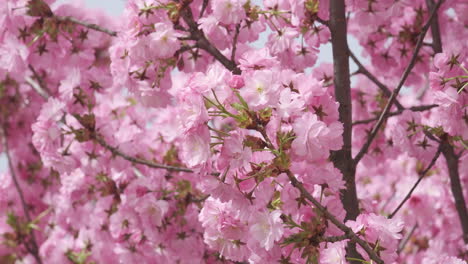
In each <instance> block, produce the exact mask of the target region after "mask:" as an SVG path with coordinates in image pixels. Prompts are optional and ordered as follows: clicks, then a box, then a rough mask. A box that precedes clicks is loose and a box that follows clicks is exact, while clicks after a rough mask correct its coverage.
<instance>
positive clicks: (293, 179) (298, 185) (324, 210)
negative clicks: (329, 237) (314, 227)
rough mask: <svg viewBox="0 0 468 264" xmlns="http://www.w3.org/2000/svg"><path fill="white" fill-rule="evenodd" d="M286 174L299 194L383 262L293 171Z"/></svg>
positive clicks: (378, 260) (376, 259) (376, 260)
mask: <svg viewBox="0 0 468 264" xmlns="http://www.w3.org/2000/svg"><path fill="white" fill-rule="evenodd" d="M286 174H287V175H288V178H289V180H290V181H291V184H292V185H293V186H294V187H296V188H297V189H298V190H299V191H300V192H301V195H302V196H304V197H305V198H306V199H307V200H309V201H310V202H311V203H312V204H313V205H314V206H315V207H316V208H317V209H319V210H320V212H322V213H323V214H324V216H325V217H326V218H328V219H329V220H330V222H332V223H333V224H334V225H335V226H336V227H338V228H339V229H340V230H341V231H343V232H344V233H345V235H346V236H347V237H348V238H349V239H351V241H353V242H355V243H357V244H359V245H360V246H361V247H362V248H363V249H364V250H365V251H366V252H367V254H368V255H369V256H370V258H371V259H372V260H374V261H375V262H376V263H378V264H383V263H384V262H383V260H382V259H381V258H380V257H379V256H378V255H377V254H376V252H374V251H373V250H372V248H371V247H370V246H369V244H368V243H367V242H366V241H364V240H362V239H361V238H359V237H358V235H356V233H354V232H353V230H352V229H351V228H349V227H348V226H347V225H345V224H343V223H342V222H341V221H340V220H338V219H336V217H335V216H334V215H332V214H331V213H330V212H329V211H328V210H327V208H325V207H323V206H322V205H321V204H320V202H319V201H317V200H316V199H315V198H314V197H313V196H312V195H311V194H310V193H309V192H308V191H307V190H306V189H305V187H304V185H302V183H301V182H299V181H298V180H297V179H296V177H295V176H294V175H293V173H292V172H291V171H289V170H287V171H286Z"/></svg>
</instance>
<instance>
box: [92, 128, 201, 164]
mask: <svg viewBox="0 0 468 264" xmlns="http://www.w3.org/2000/svg"><path fill="white" fill-rule="evenodd" d="M91 137H92V138H93V139H94V140H95V141H96V142H97V143H99V145H101V146H102V147H104V148H105V149H107V150H109V151H110V152H111V153H112V154H113V155H115V156H120V157H122V158H124V159H125V160H127V161H130V162H132V163H136V164H142V165H145V166H148V167H150V168H154V169H165V170H168V171H176V172H191V173H193V172H194V171H193V170H191V169H189V168H184V167H176V166H170V165H165V164H160V163H156V162H152V161H149V160H145V159H140V158H136V157H132V156H130V155H127V154H125V153H123V152H122V151H120V150H119V149H118V148H116V147H113V146H111V145H109V144H108V143H107V142H106V141H105V140H104V139H103V138H102V137H100V136H98V135H96V134H95V133H92V134H91Z"/></svg>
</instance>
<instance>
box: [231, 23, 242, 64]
mask: <svg viewBox="0 0 468 264" xmlns="http://www.w3.org/2000/svg"><path fill="white" fill-rule="evenodd" d="M240 25H241V24H240V23H239V24H237V25H236V32H235V33H234V39H233V40H232V53H231V61H232V62H234V63H236V49H237V38H238V37H239V32H240Z"/></svg>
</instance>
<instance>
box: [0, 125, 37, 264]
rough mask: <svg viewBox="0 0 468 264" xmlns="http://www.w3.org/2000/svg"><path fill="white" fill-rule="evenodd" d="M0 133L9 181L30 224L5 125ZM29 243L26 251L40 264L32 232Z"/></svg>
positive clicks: (32, 231) (26, 244) (29, 216)
mask: <svg viewBox="0 0 468 264" xmlns="http://www.w3.org/2000/svg"><path fill="white" fill-rule="evenodd" d="M0 133H1V136H3V150H4V152H5V155H6V158H7V162H8V167H9V169H10V175H11V179H12V180H13V183H14V185H15V189H16V192H17V193H18V196H19V198H20V202H21V207H22V208H23V213H24V216H25V217H26V221H28V223H31V222H32V221H31V215H30V214H29V210H28V205H27V204H26V199H25V198H24V193H23V189H22V188H21V185H20V183H19V181H18V178H17V177H16V172H15V166H13V162H12V160H11V155H10V149H9V145H8V135H7V133H6V129H5V125H3V126H2V127H1V131H0ZM30 242H31V245H28V242H25V247H26V249H27V250H28V251H29V253H30V254H31V255H32V256H33V257H34V259H36V262H37V263H39V264H42V260H41V258H40V256H39V247H38V246H37V241H36V236H35V235H34V230H31V241H30ZM30 246H31V247H30Z"/></svg>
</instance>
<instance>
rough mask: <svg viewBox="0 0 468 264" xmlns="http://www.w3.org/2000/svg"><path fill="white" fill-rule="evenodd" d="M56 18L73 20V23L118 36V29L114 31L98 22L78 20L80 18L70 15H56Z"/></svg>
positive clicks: (66, 20) (65, 20)
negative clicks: (97, 23)
mask: <svg viewBox="0 0 468 264" xmlns="http://www.w3.org/2000/svg"><path fill="white" fill-rule="evenodd" d="M55 18H57V20H58V21H62V22H72V23H74V24H77V25H81V26H84V27H86V28H89V29H92V30H96V31H100V32H103V33H106V34H107V35H109V36H112V37H116V36H117V32H116V31H113V30H110V29H107V28H104V27H102V26H99V25H96V24H93V23H88V22H84V21H81V20H78V19H76V18H74V17H69V16H56V17H55Z"/></svg>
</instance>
